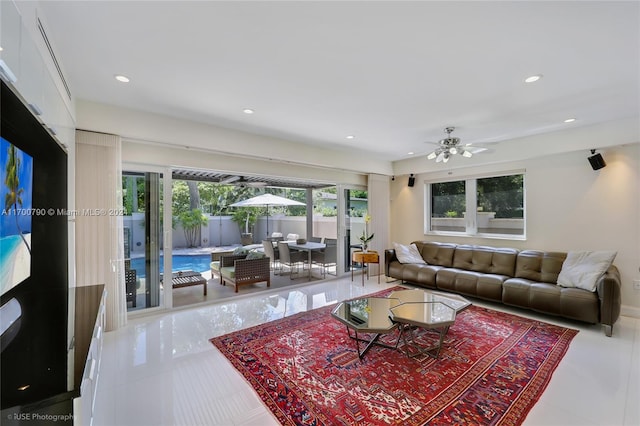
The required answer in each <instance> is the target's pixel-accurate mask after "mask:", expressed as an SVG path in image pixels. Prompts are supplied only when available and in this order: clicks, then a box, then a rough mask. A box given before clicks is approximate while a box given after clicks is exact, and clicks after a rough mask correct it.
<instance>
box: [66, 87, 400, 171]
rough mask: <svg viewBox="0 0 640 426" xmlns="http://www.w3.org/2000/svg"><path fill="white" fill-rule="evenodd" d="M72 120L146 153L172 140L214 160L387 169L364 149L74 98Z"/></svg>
mask: <svg viewBox="0 0 640 426" xmlns="http://www.w3.org/2000/svg"><path fill="white" fill-rule="evenodd" d="M77 122H78V128H80V129H86V130H92V131H96V132H104V133H111V134H116V135H119V136H121V137H122V139H123V142H126V141H130V142H151V143H154V144H155V147H149V148H148V149H149V153H150V154H152V153H153V151H154V150H155V148H157V147H161V146H162V144H164V145H168V144H169V145H174V146H175V145H177V147H178V148H179V149H180V150H181V152H183V153H185V155H186V150H185V148H188V149H190V150H193V151H195V152H203V150H205V151H208V152H209V153H211V155H210V157H209V158H212V159H214V160H215V158H216V156H218V155H223V156H224V157H225V158H229V157H232V156H234V155H236V156H238V155H240V156H242V157H244V158H245V159H246V160H250V159H258V160H262V161H264V160H267V159H268V160H269V161H271V162H273V163H274V164H279V165H278V167H277V169H280V170H283V171H285V172H286V171H287V170H286V169H288V168H289V167H296V166H298V165H305V166H307V169H308V170H309V171H310V173H311V170H313V168H319V169H325V170H326V169H327V168H330V169H333V170H334V171H335V170H344V171H347V172H352V173H353V172H355V173H380V174H386V175H391V173H392V167H391V163H390V162H388V161H382V160H376V159H373V158H371V157H370V156H368V153H367V152H366V150H360V149H357V150H356V149H354V150H350V151H348V150H335V149H324V148H319V147H317V146H311V145H304V144H301V143H295V141H286V140H282V139H275V138H271V137H266V136H259V135H255V134H251V133H247V132H241V131H238V130H232V129H225V128H221V127H217V126H212V125H208V124H202V123H198V122H195V121H189V120H183V119H178V118H173V117H167V116H162V115H159V114H152V113H147V112H141V111H136V110H130V109H124V108H117V107H113V106H109V105H104V104H98V103H93V102H87V101H81V100H78V102H77ZM183 157H184V156H182V155H181V156H178V157H175V156H174V157H173V158H172V159H171V161H169V162H163V164H164V165H181V163H180V162H181V161H182V160H183ZM356 160H357V161H356ZM218 163H220V161H218ZM283 164H284V165H285V167H283V166H282V165H283ZM182 165H185V166H186V165H187V164H182ZM199 167H202V166H201V165H200V166H199ZM207 168H208V169H216V168H214V167H207ZM277 169H276V170H277ZM221 170H230V169H228V168H223V169H221ZM300 177H303V176H300Z"/></svg>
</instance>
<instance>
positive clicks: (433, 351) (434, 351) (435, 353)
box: [400, 324, 449, 359]
mask: <svg viewBox="0 0 640 426" xmlns="http://www.w3.org/2000/svg"><path fill="white" fill-rule="evenodd" d="M401 327H402V328H401V330H400V332H401V335H402V340H403V342H404V345H405V348H404V353H405V354H406V355H407V356H408V357H409V358H415V357H417V356H419V355H427V356H430V357H431V358H435V359H438V358H439V357H440V349H442V343H443V342H444V336H446V335H447V332H448V331H449V327H439V328H430V329H429V330H434V331H437V333H438V343H437V344H434V345H432V346H430V347H427V348H421V347H420V346H418V345H417V344H416V343H415V336H414V333H413V329H414V327H415V326H412V325H409V324H402V325H401ZM415 328H418V327H415ZM407 330H408V333H409V334H410V340H407V337H406V335H405V334H406V332H407ZM410 346H411V347H413V348H414V349H415V350H416V351H417V352H416V353H415V354H413V355H412V354H410V353H409V347H410Z"/></svg>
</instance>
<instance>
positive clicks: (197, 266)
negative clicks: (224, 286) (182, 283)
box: [131, 254, 211, 278]
mask: <svg viewBox="0 0 640 426" xmlns="http://www.w3.org/2000/svg"><path fill="white" fill-rule="evenodd" d="M171 260H172V262H173V263H172V269H173V271H174V272H176V271H196V272H205V271H208V270H209V268H210V264H211V255H210V254H174V255H173V256H171ZM131 269H135V270H136V272H137V275H138V277H141V278H143V277H144V275H145V270H144V257H139V258H135V259H131ZM160 273H161V274H162V273H164V258H163V256H160Z"/></svg>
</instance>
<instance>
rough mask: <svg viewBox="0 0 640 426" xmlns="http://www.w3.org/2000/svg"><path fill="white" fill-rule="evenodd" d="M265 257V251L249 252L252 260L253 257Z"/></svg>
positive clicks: (248, 257)
mask: <svg viewBox="0 0 640 426" xmlns="http://www.w3.org/2000/svg"><path fill="white" fill-rule="evenodd" d="M263 257H264V253H263V252H259V251H250V252H249V254H247V257H246V258H247V259H248V260H251V259H262V258H263Z"/></svg>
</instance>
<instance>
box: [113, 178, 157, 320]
mask: <svg viewBox="0 0 640 426" xmlns="http://www.w3.org/2000/svg"><path fill="white" fill-rule="evenodd" d="M122 194H123V205H124V209H125V216H124V254H125V285H126V292H127V310H128V311H129V312H131V311H137V310H142V309H148V308H155V307H158V306H161V305H162V300H161V297H162V294H161V291H160V289H161V284H160V282H161V277H162V275H161V272H162V269H161V265H162V257H161V255H160V252H161V249H162V244H161V242H162V219H161V218H162V216H161V212H162V199H163V194H162V174H161V173H156V172H132V171H124V172H123V173H122Z"/></svg>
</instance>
